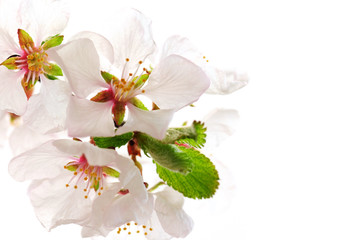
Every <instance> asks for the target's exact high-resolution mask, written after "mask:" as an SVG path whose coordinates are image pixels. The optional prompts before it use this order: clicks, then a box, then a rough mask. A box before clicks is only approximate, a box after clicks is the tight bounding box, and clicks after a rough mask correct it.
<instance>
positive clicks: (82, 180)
mask: <svg viewBox="0 0 361 240" xmlns="http://www.w3.org/2000/svg"><path fill="white" fill-rule="evenodd" d="M64 168H65V169H67V170H69V171H72V172H74V173H73V177H72V178H71V179H70V181H69V182H68V183H67V184H66V185H65V186H66V187H69V186H70V183H71V182H73V181H75V185H74V189H78V188H83V191H84V192H85V193H86V195H85V196H84V198H86V199H87V198H88V197H89V193H90V190H91V189H93V190H94V192H95V193H96V194H97V195H99V196H100V195H101V192H102V191H103V184H104V178H105V177H106V174H105V173H104V171H103V168H104V167H102V166H91V165H89V164H88V161H87V159H86V157H85V155H84V154H83V155H81V157H80V158H74V161H72V162H69V163H68V164H67V165H65V166H64Z"/></svg>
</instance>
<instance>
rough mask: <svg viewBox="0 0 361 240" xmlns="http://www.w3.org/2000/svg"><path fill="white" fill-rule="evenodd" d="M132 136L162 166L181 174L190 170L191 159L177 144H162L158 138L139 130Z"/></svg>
mask: <svg viewBox="0 0 361 240" xmlns="http://www.w3.org/2000/svg"><path fill="white" fill-rule="evenodd" d="M134 138H136V139H137V141H138V144H139V147H140V148H141V149H142V150H143V151H144V152H145V153H146V154H149V155H150V156H151V157H152V158H153V160H154V161H155V162H156V163H157V164H159V165H160V166H162V167H163V168H166V169H169V170H170V171H173V172H178V173H180V174H182V175H186V174H188V173H189V172H190V171H191V170H192V168H193V163H192V159H191V158H190V157H189V156H188V155H187V154H186V153H184V152H183V151H181V150H180V149H179V147H178V146H177V145H175V144H164V143H162V142H161V141H160V140H158V139H155V138H153V137H151V136H149V135H148V134H145V133H140V132H136V133H135V134H134Z"/></svg>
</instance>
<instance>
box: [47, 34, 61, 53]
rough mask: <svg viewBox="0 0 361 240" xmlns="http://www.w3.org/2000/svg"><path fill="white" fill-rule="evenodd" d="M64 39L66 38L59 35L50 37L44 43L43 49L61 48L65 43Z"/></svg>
mask: <svg viewBox="0 0 361 240" xmlns="http://www.w3.org/2000/svg"><path fill="white" fill-rule="evenodd" d="M63 39H64V36H63V35H59V34H57V35H55V36H52V37H49V38H48V39H47V40H45V41H44V42H42V46H43V49H44V50H47V49H49V48H52V47H56V46H59V45H60V44H61V43H62V42H63Z"/></svg>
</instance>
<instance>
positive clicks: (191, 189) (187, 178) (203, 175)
mask: <svg viewBox="0 0 361 240" xmlns="http://www.w3.org/2000/svg"><path fill="white" fill-rule="evenodd" d="M178 148H179V150H180V151H182V152H183V153H184V154H186V155H187V156H188V157H189V158H190V159H191V160H192V163H193V168H192V171H191V172H190V173H188V174H187V175H183V174H181V173H177V172H174V171H170V170H169V169H167V168H164V167H162V166H160V165H159V164H157V173H158V175H159V177H160V178H161V179H162V180H163V181H164V182H165V183H166V184H167V185H169V186H171V187H172V188H173V189H175V190H177V191H178V192H180V193H182V194H183V195H184V196H185V197H188V198H194V199H202V198H210V197H212V196H213V195H214V194H215V192H216V190H217V189H218V186H219V175H218V172H217V170H216V168H215V166H214V164H213V163H212V162H211V161H210V159H209V158H207V157H206V156H204V155H203V154H202V153H200V152H199V151H197V150H196V149H193V148H185V147H181V146H179V147H178Z"/></svg>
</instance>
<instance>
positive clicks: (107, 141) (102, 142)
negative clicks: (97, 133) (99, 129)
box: [94, 132, 133, 148]
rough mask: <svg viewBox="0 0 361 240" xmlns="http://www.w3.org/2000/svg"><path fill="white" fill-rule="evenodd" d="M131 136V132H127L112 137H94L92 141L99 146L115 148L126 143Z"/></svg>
mask: <svg viewBox="0 0 361 240" xmlns="http://www.w3.org/2000/svg"><path fill="white" fill-rule="evenodd" d="M132 138H133V133H132V132H128V133H124V134H122V135H118V136H114V137H94V142H95V145H97V146H98V147H100V148H116V147H121V146H123V145H125V144H127V143H128V142H129V141H130V140H131V139H132Z"/></svg>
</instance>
